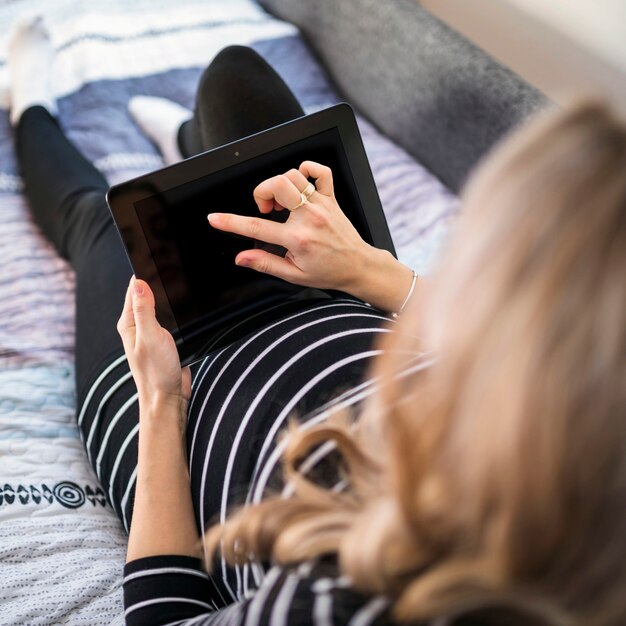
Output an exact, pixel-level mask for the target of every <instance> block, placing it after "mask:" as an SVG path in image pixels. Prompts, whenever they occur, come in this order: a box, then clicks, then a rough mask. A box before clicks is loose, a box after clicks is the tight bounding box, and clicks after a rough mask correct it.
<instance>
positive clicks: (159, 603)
mask: <svg viewBox="0 0 626 626" xmlns="http://www.w3.org/2000/svg"><path fill="white" fill-rule="evenodd" d="M123 586H124V617H125V619H126V624H127V625H128V626H142V625H144V624H151V625H153V626H159V625H160V624H172V623H183V624H184V622H185V621H187V620H190V619H192V618H197V617H199V616H200V615H202V614H207V617H209V614H211V613H216V612H217V611H216V606H215V605H214V603H213V601H212V599H211V594H210V580H209V576H208V574H207V573H206V572H205V571H204V570H203V568H202V563H201V561H200V559H196V558H193V557H189V556H179V555H163V556H151V557H145V558H141V559H135V560H133V561H130V562H128V563H127V564H126V565H125V566H124V583H123ZM208 623H210V622H208Z"/></svg>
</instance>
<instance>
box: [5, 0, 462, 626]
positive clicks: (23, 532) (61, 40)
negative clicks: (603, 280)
mask: <svg viewBox="0 0 626 626" xmlns="http://www.w3.org/2000/svg"><path fill="white" fill-rule="evenodd" d="M36 12H40V13H42V14H44V15H45V16H46V18H47V21H48V22H49V24H50V27H51V31H52V36H53V43H54V45H55V48H56V50H57V54H56V57H55V67H54V75H53V84H54V86H55V89H56V95H57V96H58V97H59V98H60V101H59V111H60V118H61V122H62V124H63V126H64V127H65V128H66V130H67V132H68V135H69V136H70V137H71V138H72V140H73V141H74V142H75V143H76V144H77V145H78V146H79V147H80V148H81V150H82V151H83V152H85V154H86V155H87V156H88V157H89V158H91V159H92V160H94V162H95V163H96V164H97V166H98V167H99V168H100V169H101V170H102V171H103V172H104V173H105V175H107V176H108V177H109V179H110V181H111V182H115V181H119V180H122V179H124V178H128V177H130V176H136V175H138V174H140V173H142V172H145V171H147V170H150V169H154V168H156V167H158V166H160V165H161V163H162V162H161V160H160V156H159V155H158V153H157V152H156V150H155V148H154V146H152V144H151V143H150V142H149V141H147V140H146V139H145V137H143V136H142V135H141V133H140V132H139V131H138V129H137V128H136V127H135V126H134V125H133V123H132V121H131V120H130V118H129V117H128V115H127V113H126V108H125V104H126V101H127V100H128V98H129V97H130V96H131V95H134V94H136V93H144V94H153V95H164V96H169V97H172V98H173V99H177V100H178V101H179V102H181V103H183V104H185V105H187V106H191V105H192V102H193V94H194V90H195V85H196V82H197V79H198V77H199V73H200V71H201V68H202V67H203V66H205V65H206V64H207V63H208V62H209V61H210V60H211V58H212V57H213V56H214V55H215V54H216V53H217V52H218V51H219V50H220V49H221V48H222V47H223V46H225V45H227V44H231V43H244V44H251V45H253V46H254V47H255V49H257V50H258V51H259V52H260V53H261V54H262V55H264V56H265V57H266V58H267V59H268V60H269V61H270V62H271V63H272V64H273V65H274V66H275V67H276V68H277V69H278V71H279V72H280V73H281V74H282V75H283V76H284V77H285V79H286V80H287V82H288V83H289V84H290V86H291V87H292V89H293V90H294V92H295V93H296V95H297V96H298V97H299V99H300V100H301V102H302V103H303V105H304V106H305V108H306V110H307V111H309V112H310V111H313V110H316V109H319V108H321V107H324V106H327V105H328V104H331V103H333V102H336V101H338V97H337V95H336V94H335V93H334V92H333V91H332V88H331V86H330V84H329V83H328V81H327V79H326V77H325V75H324V74H323V72H322V71H321V70H320V69H319V67H318V66H317V65H316V64H315V61H314V60H313V58H312V57H311V56H310V55H309V53H308V51H307V49H306V47H305V46H304V44H303V42H302V40H301V39H300V38H299V36H298V33H297V31H296V30H295V29H294V28H293V27H292V26H290V25H288V24H285V23H283V22H279V21H277V20H274V19H272V18H269V16H267V15H266V14H264V13H263V12H262V11H261V10H260V9H259V8H258V7H257V6H256V5H255V4H254V3H253V2H251V1H248V0H229V1H228V2H224V1H218V0H212V1H205V2H202V3H197V4H196V3H190V2H181V1H180V0H133V2H127V1H125V0H107V1H106V2H98V3H94V2H90V1H89V0H55V2H54V3H52V2H49V1H48V2H46V1H45V0H3V1H2V2H0V267H2V268H3V272H2V275H1V276H0V605H1V606H2V609H1V614H0V622H1V623H2V624H32V625H35V624H76V625H79V624H90V625H95V624H122V623H123V618H122V610H121V608H122V597H121V573H122V566H123V563H124V555H125V544H126V536H125V533H124V531H123V529H122V526H121V524H120V523H119V522H118V520H117V518H116V516H115V515H114V513H113V511H112V509H111V507H110V506H109V505H108V504H106V503H105V501H104V499H103V497H102V492H101V491H99V487H98V482H97V479H96V477H95V475H94V473H93V471H92V470H91V468H90V466H89V465H88V463H87V458H86V455H85V453H84V450H83V448H82V444H81V442H80V439H79V437H78V433H77V430H76V427H75V423H74V413H75V398H74V389H73V366H74V361H73V324H74V315H73V308H74V302H73V288H74V277H73V274H72V271H71V269H70V268H69V266H68V265H67V264H66V263H65V262H64V261H63V260H61V259H59V258H58V257H57V256H56V254H55V252H54V250H53V249H52V247H51V246H50V245H49V244H48V242H47V241H46V240H45V239H44V238H43V237H42V236H41V234H40V233H39V232H38V230H37V228H36V227H35V225H34V224H33V222H32V220H31V217H30V215H29V213H28V209H27V207H26V204H25V201H24V198H23V196H22V194H21V189H22V183H21V180H20V178H19V175H18V171H17V165H16V163H15V157H14V153H13V143H12V136H11V129H10V127H9V124H8V111H7V94H6V81H7V75H6V64H5V56H6V36H7V29H8V27H9V26H10V24H11V23H13V21H14V20H15V19H16V18H18V17H19V16H21V15H23V14H25V13H36ZM360 123H361V129H362V132H363V135H364V141H365V144H366V149H367V151H368V155H369V158H370V162H371V165H372V169H373V171H374V176H375V179H376V182H377V185H378V188H379V192H380V195H381V199H382V202H383V206H384V208H385V212H386V214H387V218H388V221H389V225H390V229H391V232H392V236H393V238H394V241H395V244H396V248H397V250H398V253H399V256H400V258H401V259H402V260H404V261H405V262H407V263H408V264H409V265H411V266H413V267H415V269H416V270H417V271H418V272H422V273H423V272H427V271H428V268H429V267H430V266H431V264H432V262H433V259H434V257H435V255H436V252H437V250H438V249H439V246H440V244H441V241H442V239H443V238H444V237H445V234H446V232H447V229H448V227H449V224H450V220H451V219H452V218H453V216H454V214H455V212H456V209H457V201H456V199H455V198H454V197H453V196H452V195H451V194H450V193H449V192H448V191H447V190H446V189H445V188H444V187H443V186H442V185H441V184H440V183H439V182H438V181H437V180H436V179H435V178H433V177H432V176H431V175H430V174H429V173H428V172H427V171H426V170H425V169H424V168H422V167H421V166H420V165H419V164H418V163H416V162H415V161H414V160H413V159H412V158H411V157H410V156H408V155H407V154H406V153H405V152H404V151H402V150H401V149H399V148H398V147H397V146H395V145H394V144H392V143H391V142H389V141H388V140H387V139H386V138H384V137H382V136H381V135H380V134H379V133H377V131H376V130H375V129H374V128H373V127H372V126H370V125H369V124H367V123H366V122H365V121H363V120H360ZM42 149H45V146H42ZM120 304H121V303H120Z"/></svg>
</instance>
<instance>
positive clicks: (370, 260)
mask: <svg viewBox="0 0 626 626" xmlns="http://www.w3.org/2000/svg"><path fill="white" fill-rule="evenodd" d="M308 178H313V179H315V191H314V192H313V194H312V195H311V196H310V198H309V201H308V202H307V203H306V204H303V205H302V206H300V207H298V208H297V209H295V210H293V211H292V212H291V213H290V215H289V218H288V219H287V221H286V222H284V223H279V222H274V221H270V220H267V219H263V218H256V217H247V216H243V215H236V214H233V213H213V214H211V215H209V222H210V224H211V226H213V227H214V228H217V229H219V230H223V231H226V232H230V233H234V234H238V235H241V236H244V237H247V238H250V239H253V240H257V241H263V242H265V243H269V244H275V245H279V246H282V247H283V248H286V249H287V253H286V254H285V256H284V257H280V256H278V255H276V254H272V253H270V252H267V251H265V250H261V249H258V248H257V249H250V250H244V251H243V252H240V253H239V254H238V255H237V257H236V259H235V263H236V264H237V265H240V266H242V267H249V268H251V269H254V270H256V271H258V272H263V273H266V274H271V275H272V276H276V277H278V278H282V279H284V280H286V281H288V282H291V283H295V284H298V285H303V286H305V287H315V288H318V289H336V290H339V291H344V292H347V293H350V294H352V295H354V296H356V297H358V298H361V299H362V300H364V301H366V302H369V303H370V304H373V305H374V306H377V307H379V308H382V309H386V310H390V311H393V310H396V309H397V308H399V306H400V305H401V304H402V302H403V298H404V297H405V296H406V293H407V291H408V289H409V287H410V284H411V280H412V273H411V270H410V269H409V268H408V267H406V266H404V265H402V264H401V263H399V262H398V261H397V260H396V259H394V258H393V256H392V255H391V254H390V253H388V252H386V251H383V250H378V249H377V248H374V247H373V246H370V245H369V244H367V243H366V242H365V241H363V239H362V238H361V236H360V235H359V233H358V232H357V230H356V229H355V228H354V226H353V225H352V223H351V222H350V220H349V219H348V218H347V217H346V216H345V214H344V213H343V211H342V210H341V208H340V207H339V205H338V204H337V200H336V199H335V194H334V189H333V177H332V172H331V170H330V168H328V167H325V166H324V165H320V164H319V163H315V162H313V161H305V162H304V163H302V165H300V167H299V169H297V170H296V169H292V170H290V171H288V172H286V173H285V174H283V175H280V176H274V177H273V178H269V179H267V180H265V181H263V182H262V183H261V184H260V185H258V186H257V187H256V189H255V190H254V199H255V201H256V203H257V206H258V207H259V211H260V212H261V213H269V212H271V211H272V210H274V209H275V210H279V211H281V210H285V209H286V208H291V207H295V206H296V205H298V204H299V203H300V201H301V192H302V191H303V190H304V189H305V187H306V186H307V185H308V183H309V181H308Z"/></svg>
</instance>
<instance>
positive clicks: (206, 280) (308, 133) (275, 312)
mask: <svg viewBox="0 0 626 626" xmlns="http://www.w3.org/2000/svg"><path fill="white" fill-rule="evenodd" d="M306 160H310V161H317V162H318V163H321V164H323V165H327V166H328V167H330V168H331V170H332V172H333V180H334V186H335V195H336V197H337V201H338V203H339V206H340V207H341V208H342V210H343V211H344V213H345V214H346V215H347V216H348V218H349V219H350V220H351V221H352V223H353V224H354V226H355V227H356V229H357V230H358V232H359V233H360V235H361V237H362V238H363V239H364V240H365V241H367V242H368V243H370V244H372V245H374V246H376V247H378V248H384V249H386V250H389V251H390V252H391V253H392V254H394V256H395V250H394V247H393V243H392V241H391V236H390V234H389V229H388V227H387V222H386V220H385V216H384V214H383V210H382V206H381V204H380V199H379V197H378V192H377V191H376V185H375V184H374V179H373V177H372V172H371V170H370V166H369V163H368V160H367V157H366V155H365V150H364V148H363V142H362V140H361V136H360V134H359V131H358V128H357V124H356V120H355V117H354V113H353V111H352V109H351V108H350V106H349V105H347V104H339V105H336V106H333V107H330V108H328V109H325V110H323V111H319V112H317V113H313V114H311V115H305V116H303V117H300V118H298V119H295V120H293V121H290V122H287V123H285V124H281V125H280V126H276V127H274V128H271V129H269V130H266V131H263V132H261V133H258V134H256V135H251V136H249V137H246V138H244V139H241V140H239V141H236V142H233V143H230V144H227V145H224V146H220V147H219V148H216V149H214V150H209V151H208V152H204V153H202V154H199V155H197V156H195V157H192V158H189V159H186V160H184V161H181V162H180V163H177V164H175V165H172V166H170V167H166V168H164V169H161V170H158V171H155V172H151V173H149V174H146V175H144V176H140V177H138V178H135V179H133V180H129V181H127V182H124V183H122V184H119V185H115V186H113V187H111V188H110V189H109V191H108V193H107V202H108V205H109V208H110V210H111V213H112V215H113V220H114V221H115V224H116V226H117V228H118V231H119V233H120V236H121V238H122V241H123V243H124V246H125V248H126V252H127V254H128V258H129V260H130V263H131V265H132V267H133V270H134V273H135V275H136V276H137V277H138V278H141V279H143V280H145V281H146V282H147V283H148V284H149V285H150V287H151V288H152V291H153V292H154V295H155V301H156V315H157V319H158V320H159V323H160V324H161V325H162V326H164V327H165V328H166V329H168V330H169V331H170V332H171V333H172V335H173V337H174V339H175V341H176V345H177V347H178V353H179V355H180V359H181V363H182V364H183V365H186V364H189V363H192V362H194V361H197V360H199V359H201V358H203V357H204V356H206V355H207V354H208V353H209V352H211V351H212V350H215V349H217V348H219V347H221V346H222V345H225V344H226V343H230V342H232V341H234V340H236V339H238V338H240V337H242V336H245V335H246V334H248V333H250V332H253V331H254V330H256V329H258V328H259V327H260V326H261V325H262V324H266V323H267V322H268V321H269V320H271V319H272V318H273V317H274V318H275V317H277V316H282V315H284V314H286V313H287V312H291V311H296V310H298V309H301V308H303V307H305V306H307V299H308V298H310V297H311V290H307V289H305V288H303V287H300V286H297V285H292V284H290V283H287V282H285V281H283V280H280V279H278V278H273V277H271V276H267V275H264V274H260V273H258V272H256V271H254V270H252V269H249V268H242V267H238V266H236V265H235V263H234V259H235V257H236V255H237V254H238V253H239V252H241V251H242V250H246V249H249V248H251V247H263V248H265V249H269V250H270V251H271V252H273V253H275V254H284V253H285V250H283V249H280V248H278V247H276V246H267V244H264V243H262V242H255V241H252V240H249V239H244V238H242V237H238V236H235V235H232V234H228V233H223V232H220V231H218V230H216V229H214V228H212V227H211V226H210V225H209V223H208V221H207V215H208V214H209V213H212V212H220V213H224V212H233V213H238V214H241V215H254V216H257V217H264V218H266V219H273V220H278V221H284V220H286V219H287V218H288V216H289V212H288V211H273V212H272V213H270V214H269V215H263V214H261V213H260V212H259V210H258V208H257V206H256V203H255V202H254V199H253V195H252V192H253V190H254V188H255V187H256V186H257V185H258V184H259V183H261V182H262V181H263V180H265V179H267V178H270V177H272V176H275V175H277V174H283V173H285V172H286V171H288V170H289V169H291V168H296V169H297V168H298V167H299V166H300V164H301V163H302V162H303V161H306ZM317 294H318V296H319V292H317ZM324 297H331V296H324Z"/></svg>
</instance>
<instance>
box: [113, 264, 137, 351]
mask: <svg viewBox="0 0 626 626" xmlns="http://www.w3.org/2000/svg"><path fill="white" fill-rule="evenodd" d="M134 280H135V277H134V276H131V278H130V281H128V287H127V288H126V295H125V296H124V306H123V307H122V312H121V314H120V318H119V320H118V322H117V331H118V332H119V333H120V335H122V333H125V332H126V331H127V330H128V329H129V328H134V327H135V316H134V315H133V296H132V285H133V281H134ZM122 339H123V336H122Z"/></svg>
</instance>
